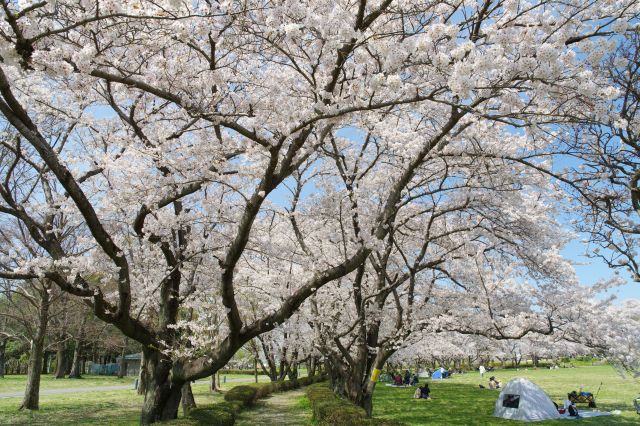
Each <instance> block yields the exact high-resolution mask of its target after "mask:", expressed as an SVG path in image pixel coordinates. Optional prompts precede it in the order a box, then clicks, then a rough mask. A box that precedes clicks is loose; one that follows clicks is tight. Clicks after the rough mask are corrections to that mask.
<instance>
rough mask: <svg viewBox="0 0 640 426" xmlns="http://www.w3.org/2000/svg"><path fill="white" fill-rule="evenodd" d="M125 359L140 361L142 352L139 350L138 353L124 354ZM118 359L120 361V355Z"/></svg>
mask: <svg viewBox="0 0 640 426" xmlns="http://www.w3.org/2000/svg"><path fill="white" fill-rule="evenodd" d="M124 359H125V361H140V360H142V352H138V353H137V354H128V355H125V356H124ZM117 361H118V362H120V357H118V358H117Z"/></svg>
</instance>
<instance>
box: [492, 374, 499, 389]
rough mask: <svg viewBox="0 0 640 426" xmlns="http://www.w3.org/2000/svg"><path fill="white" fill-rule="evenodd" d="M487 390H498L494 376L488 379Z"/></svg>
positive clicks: (497, 382) (497, 383)
mask: <svg viewBox="0 0 640 426" xmlns="http://www.w3.org/2000/svg"><path fill="white" fill-rule="evenodd" d="M489 389H500V382H499V381H498V380H497V379H496V376H491V377H490V378H489Z"/></svg>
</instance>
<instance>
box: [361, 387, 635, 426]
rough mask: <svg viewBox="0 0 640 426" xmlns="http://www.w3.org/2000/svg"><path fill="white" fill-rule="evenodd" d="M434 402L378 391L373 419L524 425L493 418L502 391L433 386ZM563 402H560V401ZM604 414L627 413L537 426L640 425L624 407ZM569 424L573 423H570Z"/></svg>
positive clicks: (407, 392)
mask: <svg viewBox="0 0 640 426" xmlns="http://www.w3.org/2000/svg"><path fill="white" fill-rule="evenodd" d="M429 386H430V387H431V395H432V397H433V399H432V400H424V399H414V398H413V393H414V391H415V388H392V387H388V386H379V387H376V391H375V394H374V402H373V415H374V417H376V418H385V419H392V420H396V421H400V422H403V423H406V424H409V425H426V424H428V425H486V424H492V425H493V424H499V425H500V424H505V425H516V424H525V423H524V422H520V421H514V420H506V419H500V418H496V417H493V410H494V407H495V402H496V400H497V399H498V395H499V394H500V393H499V391H495V390H490V389H480V388H479V387H478V386H477V385H470V384H461V383H451V382H446V381H445V382H432V383H430V384H429ZM556 402H560V401H556ZM600 408H601V409H602V410H603V411H604V410H615V409H619V410H625V411H624V413H623V415H622V416H610V417H596V418H591V419H581V420H552V421H544V422H536V425H552V424H553V425H556V424H563V425H566V426H569V425H571V424H576V425H577V424H580V425H605V426H606V425H632V424H633V425H638V424H639V421H640V416H638V415H637V414H635V413H634V412H631V411H629V406H628V405H624V404H606V405H605V404H603V405H602V406H601V407H600ZM567 422H569V423H567Z"/></svg>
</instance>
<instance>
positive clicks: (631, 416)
mask: <svg viewBox="0 0 640 426" xmlns="http://www.w3.org/2000/svg"><path fill="white" fill-rule="evenodd" d="M490 375H495V376H497V377H498V378H499V379H500V380H501V381H503V383H506V382H507V381H508V380H509V379H511V378H513V377H526V378H528V379H530V380H532V381H533V382H534V383H536V384H538V385H539V386H540V387H542V388H543V389H544V390H545V391H546V392H547V393H548V394H549V395H550V396H551V398H552V399H554V400H555V401H556V402H558V403H560V402H561V401H562V400H563V399H564V398H565V397H566V394H567V392H569V391H571V390H573V389H578V388H579V387H580V385H584V389H585V390H589V391H592V392H594V393H595V391H596V390H597V388H598V385H599V384H600V382H601V381H603V382H605V383H604V384H603V386H602V389H601V390H600V394H599V395H598V398H597V401H598V405H599V408H600V409H602V410H621V411H622V415H620V416H614V417H599V418H594V419H586V420H580V421H579V424H585V425H605V426H606V425H631V424H640V416H639V415H637V414H635V411H634V409H633V405H632V400H633V398H635V397H636V396H638V393H640V383H639V382H638V381H637V380H633V379H631V378H626V379H625V378H622V377H620V376H619V375H618V374H617V372H616V371H615V370H614V369H613V368H612V367H609V366H595V367H579V368H567V369H559V370H546V369H540V370H532V369H529V370H526V371H525V370H521V371H516V370H499V371H496V372H492V373H490V374H485V378H484V379H480V376H479V374H478V373H469V374H463V375H457V376H454V377H453V378H452V379H448V380H444V381H430V386H431V388H432V395H433V400H430V401H425V400H415V399H413V397H412V396H413V391H414V389H413V388H403V389H397V388H391V387H386V386H384V385H382V384H380V385H379V386H378V387H377V388H376V392H375V396H374V416H375V417H380V418H388V419H395V420H398V421H401V422H404V423H407V424H410V425H426V424H429V425H486V424H505V425H517V424H520V423H519V422H516V421H511V420H503V419H497V418H494V417H493V416H492V414H493V408H494V404H495V401H496V399H497V397H498V391H491V390H489V389H480V388H478V384H479V383H486V382H487V380H488V377H489V376H490ZM238 379H240V381H238ZM123 380H127V381H128V382H126V381H125V382H124V383H131V379H130V378H127V379H123ZM123 380H118V379H117V378H114V377H95V376H93V377H91V376H87V378H86V379H82V380H70V379H64V380H55V379H52V378H51V377H50V376H47V377H43V389H52V388H61V387H89V386H112V385H117V384H119V383H123ZM259 380H260V381H261V382H263V381H268V378H267V377H266V376H259ZM252 382H253V377H252V376H250V375H228V376H227V382H226V383H222V386H221V387H222V389H223V390H228V389H230V388H231V387H233V386H237V385H239V384H243V383H244V384H246V383H252ZM23 386H24V376H22V377H19V376H18V377H16V376H7V377H5V379H0V392H3V391H5V392H9V391H14V390H15V389H16V388H17V390H18V391H20V390H22V388H23ZM6 389H8V390H6ZM193 391H194V395H195V398H196V403H198V404H202V405H204V404H210V403H215V402H219V401H221V400H222V395H221V394H219V393H215V394H212V393H210V392H209V388H208V383H204V382H202V383H197V384H195V385H193ZM142 400H143V397H142V396H140V395H137V394H136V392H135V391H133V390H121V391H109V392H104V391H99V392H88V393H80V394H78V393H73V394H62V395H41V397H40V410H39V411H37V412H20V411H18V406H19V405H20V402H21V398H7V399H0V424H2V425H8V424H10V425H53V426H55V425H60V426H62V425H64V426H69V425H114V426H121V425H136V424H138V418H139V416H140V409H141V406H142ZM290 408H291V409H292V410H296V411H297V410H300V411H310V407H309V403H308V401H307V400H306V398H296V401H295V402H293V401H292V405H291V406H290ZM181 415H182V413H181V412H180V416H181ZM565 422H566V421H565V420H556V421H549V422H541V423H536V424H542V425H547V424H567V423H565Z"/></svg>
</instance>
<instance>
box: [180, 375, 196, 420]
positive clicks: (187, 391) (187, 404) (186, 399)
mask: <svg viewBox="0 0 640 426" xmlns="http://www.w3.org/2000/svg"><path fill="white" fill-rule="evenodd" d="M192 408H196V400H195V398H194V397H193V391H192V390H191V382H187V383H185V384H184V385H182V412H183V413H184V415H185V416H186V415H187V414H189V410H190V409H192Z"/></svg>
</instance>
